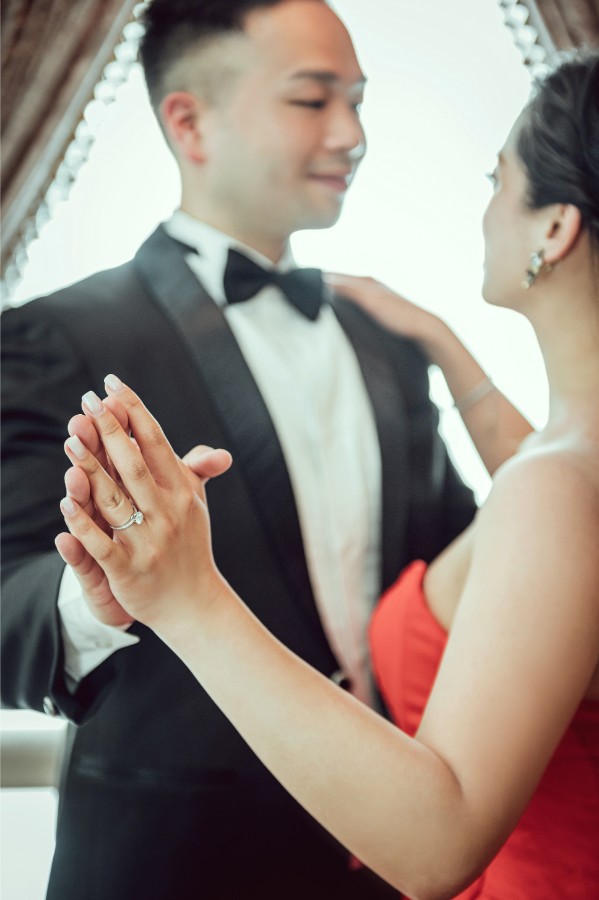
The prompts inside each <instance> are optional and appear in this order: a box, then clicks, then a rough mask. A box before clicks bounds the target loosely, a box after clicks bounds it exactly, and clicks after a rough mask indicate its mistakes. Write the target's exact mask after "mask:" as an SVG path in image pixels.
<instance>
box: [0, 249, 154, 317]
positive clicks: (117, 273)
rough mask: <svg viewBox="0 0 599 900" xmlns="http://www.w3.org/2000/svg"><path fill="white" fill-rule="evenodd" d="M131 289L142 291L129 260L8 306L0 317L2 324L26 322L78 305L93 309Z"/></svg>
mask: <svg viewBox="0 0 599 900" xmlns="http://www.w3.org/2000/svg"><path fill="white" fill-rule="evenodd" d="M131 289H137V290H140V291H141V290H142V286H141V283H140V281H139V277H138V276H137V274H136V271H135V266H134V264H133V260H129V261H128V262H126V263H123V264H122V265H119V266H116V267H114V268H111V269H105V270H103V271H101V272H95V273H94V274H92V275H88V276H87V277H86V278H83V279H81V280H80V281H76V282H74V283H73V284H69V285H66V286H65V287H61V288H58V289H57V290H54V291H52V292H51V293H48V294H42V295H39V296H36V297H33V298H32V299H31V300H27V301H26V302H25V303H23V304H21V305H19V306H12V307H8V308H7V309H5V310H4V311H3V313H2V315H3V318H4V317H6V318H5V319H4V322H5V323H6V322H7V321H8V320H9V319H13V318H17V317H18V318H29V317H30V316H35V317H38V316H42V317H43V316H44V314H46V313H47V314H48V315H60V313H61V312H62V311H64V312H65V313H69V312H70V311H71V310H72V309H75V308H77V309H79V308H81V305H82V303H85V304H87V303H91V304H93V307H94V308H97V306H98V304H102V305H103V304H105V303H114V302H115V299H116V298H117V297H118V296H119V295H121V296H122V295H123V293H124V292H125V291H130V290H131Z"/></svg>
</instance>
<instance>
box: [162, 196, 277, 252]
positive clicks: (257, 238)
mask: <svg viewBox="0 0 599 900" xmlns="http://www.w3.org/2000/svg"><path fill="white" fill-rule="evenodd" d="M180 209H181V212H184V213H185V214H186V215H188V216H191V218H192V219H196V220H197V221H198V222H203V223H204V224H205V225H210V227H211V228H215V229H216V230H217V231H220V232H222V234H226V235H227V236H228V237H230V238H233V240H235V241H239V242H240V243H241V244H245V246H246V247H250V248H251V249H252V250H256V252H257V253H261V254H262V256H265V257H266V259H269V260H270V261H271V262H272V263H274V264H276V263H278V262H279V260H280V259H281V257H282V256H283V254H284V253H285V251H286V249H287V247H288V244H289V237H278V238H273V237H272V236H266V235H262V234H257V233H256V232H255V231H253V230H250V229H246V228H243V227H242V226H241V225H240V224H238V223H234V222H230V221H225V219H224V218H222V217H220V216H218V215H210V214H207V213H206V211H204V210H200V209H194V208H192V207H191V205H190V204H186V203H185V202H182V203H181V207H180Z"/></svg>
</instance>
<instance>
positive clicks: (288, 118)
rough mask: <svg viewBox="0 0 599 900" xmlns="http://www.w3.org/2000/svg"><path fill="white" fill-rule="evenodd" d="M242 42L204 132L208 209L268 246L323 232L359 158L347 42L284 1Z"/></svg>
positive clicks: (303, 8)
mask: <svg viewBox="0 0 599 900" xmlns="http://www.w3.org/2000/svg"><path fill="white" fill-rule="evenodd" d="M242 40H243V45H244V46H243V47H242V48H240V49H241V50H242V52H243V54H244V55H243V56H242V69H241V75H240V76H239V77H238V78H237V80H236V81H235V83H234V85H233V86H232V88H231V89H230V90H229V91H227V92H226V93H225V96H224V97H223V98H222V99H220V100H219V101H218V102H217V103H216V104H215V106H213V107H212V108H211V109H210V110H209V111H208V112H207V113H206V115H205V119H204V122H203V134H202V140H203V151H204V157H205V162H204V163H203V167H204V172H203V176H204V185H205V189H206V191H207V192H208V200H209V202H210V203H211V204H212V205H213V206H214V207H215V208H217V207H218V208H219V210H220V212H221V214H225V215H228V216H229V217H232V218H233V220H234V221H235V224H236V226H237V227H239V225H241V228H242V229H244V230H247V228H248V227H252V226H253V227H256V225H258V226H259V227H260V228H261V229H266V230H267V231H268V232H269V233H270V234H271V236H272V237H273V238H275V239H278V238H284V239H286V238H287V237H288V236H289V235H290V234H291V233H293V232H294V231H297V230H299V229H304V228H326V227H328V226H330V225H332V224H334V222H336V220H337V218H338V217H339V214H340V212H341V207H342V204H343V199H344V196H345V193H346V191H347V188H348V186H349V184H350V182H351V180H352V178H353V175H354V173H355V171H356V168H357V166H358V164H359V162H360V161H361V159H362V157H363V155H364V151H365V142H364V133H363V130H362V126H361V124H360V118H359V106H360V103H361V101H362V94H363V89H364V76H363V74H362V71H361V69H360V66H359V64H358V61H357V59H356V55H355V52H354V49H353V46H352V43H351V40H350V37H349V35H348V33H347V31H346V30H345V28H344V26H343V25H342V23H341V22H340V20H339V19H338V18H337V16H336V15H335V14H334V13H333V12H332V11H331V10H330V9H329V8H328V7H327V6H326V5H325V4H324V3H318V2H314V0H289V2H283V3H281V4H279V5H277V6H274V7H271V8H266V9H259V10H256V11H254V12H253V13H251V14H250V15H249V16H248V17H247V20H246V30H245V37H244V38H243V39H242ZM234 46H240V45H239V44H235V45H230V46H229V47H227V50H226V52H231V51H232V50H233V47H234ZM246 57H247V58H246ZM226 225H227V223H226V222H221V227H226Z"/></svg>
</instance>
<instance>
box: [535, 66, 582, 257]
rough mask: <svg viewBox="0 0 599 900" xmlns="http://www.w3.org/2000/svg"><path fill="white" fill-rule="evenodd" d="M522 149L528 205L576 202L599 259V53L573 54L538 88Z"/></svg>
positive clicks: (575, 204)
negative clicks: (526, 179) (526, 178)
mask: <svg viewBox="0 0 599 900" xmlns="http://www.w3.org/2000/svg"><path fill="white" fill-rule="evenodd" d="M517 151H518V155H519V156H520V159H521V160H522V162H523V163H524V166H525V168H526V172H527V177H528V198H527V201H528V204H529V206H530V207H531V208H532V209H540V208H541V207H543V206H548V205H549V204H551V203H571V204H572V205H573V206H576V207H577V208H578V209H579V210H580V214H581V217H582V223H583V227H584V228H585V230H586V231H587V232H588V234H589V237H590V240H591V247H592V249H593V250H594V252H595V254H596V255H597V256H598V257H599V52H597V51H592V52H589V51H580V52H579V51H577V52H574V53H568V54H567V55H565V56H563V57H562V58H561V61H560V62H559V64H558V65H557V67H556V68H555V69H553V71H551V72H550V73H549V74H548V75H547V76H545V77H544V78H543V79H542V80H541V81H540V82H539V83H538V84H537V85H536V86H535V93H534V96H533V98H532V100H531V101H530V103H529V104H528V106H527V107H526V111H525V114H524V117H523V125H522V128H521V131H520V134H519V137H518V141H517Z"/></svg>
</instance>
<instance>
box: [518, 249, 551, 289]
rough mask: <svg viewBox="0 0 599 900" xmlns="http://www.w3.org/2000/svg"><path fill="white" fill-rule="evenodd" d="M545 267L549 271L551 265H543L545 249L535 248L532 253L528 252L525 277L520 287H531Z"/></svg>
mask: <svg viewBox="0 0 599 900" xmlns="http://www.w3.org/2000/svg"><path fill="white" fill-rule="evenodd" d="M545 268H546V269H547V271H548V272H549V271H551V266H545V251H544V250H535V252H534V253H531V254H530V263H529V265H528V269H527V270H526V278H525V279H524V281H523V282H522V288H523V289H524V290H525V291H527V290H528V289H529V288H530V287H532V286H533V284H534V283H535V281H536V280H537V278H538V277H539V275H540V274H541V272H542V271H543V269H545Z"/></svg>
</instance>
